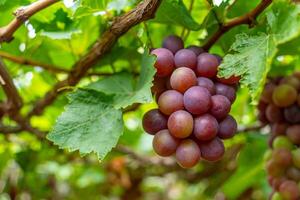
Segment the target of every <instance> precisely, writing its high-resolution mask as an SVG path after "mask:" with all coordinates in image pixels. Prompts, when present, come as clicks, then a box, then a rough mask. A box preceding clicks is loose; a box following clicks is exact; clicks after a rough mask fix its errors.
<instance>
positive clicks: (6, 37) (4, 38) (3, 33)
mask: <svg viewBox="0 0 300 200" xmlns="http://www.w3.org/2000/svg"><path fill="white" fill-rule="evenodd" d="M58 1H59V0H39V1H36V2H34V3H32V4H30V5H28V6H25V7H21V8H19V9H17V10H16V11H15V12H14V15H15V18H14V19H13V20H12V21H11V22H10V23H9V24H8V25H6V26H4V27H0V43H2V42H10V41H11V40H13V34H14V33H15V32H16V31H17V30H18V28H19V27H20V26H21V25H22V24H23V23H24V22H25V21H26V20H28V19H29V18H30V17H31V16H32V15H34V14H35V13H37V12H39V11H41V10H43V9H45V8H47V7H49V6H51V5H52V4H54V3H56V2H58Z"/></svg>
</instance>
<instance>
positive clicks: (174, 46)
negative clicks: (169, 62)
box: [162, 35, 184, 54]
mask: <svg viewBox="0 0 300 200" xmlns="http://www.w3.org/2000/svg"><path fill="white" fill-rule="evenodd" d="M162 46H163V47H164V48H166V49H169V50H170V51H171V52H172V53H173V54H175V53H176V52H177V51H179V50H180V49H183V47H184V46H183V40H182V39H181V38H180V37H178V36H176V35H170V36H168V37H166V38H165V39H164V41H163V43H162Z"/></svg>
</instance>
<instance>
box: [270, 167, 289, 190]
mask: <svg viewBox="0 0 300 200" xmlns="http://www.w3.org/2000/svg"><path fill="white" fill-rule="evenodd" d="M279 170H280V169H279ZM285 181H287V178H286V177H285V176H283V175H282V176H279V177H273V179H272V182H271V184H270V185H271V186H272V187H273V188H274V189H275V190H277V191H278V190H279V187H280V185H281V184H282V183H283V182H285Z"/></svg>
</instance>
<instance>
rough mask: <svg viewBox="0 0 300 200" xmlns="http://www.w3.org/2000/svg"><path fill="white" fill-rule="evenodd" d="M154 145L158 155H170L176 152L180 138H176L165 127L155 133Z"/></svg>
mask: <svg viewBox="0 0 300 200" xmlns="http://www.w3.org/2000/svg"><path fill="white" fill-rule="evenodd" d="M152 145H153V149H154V151H155V152H156V153H157V154H158V155H160V156H170V155H172V154H173V153H175V151H176V149H177V147H178V145H179V140H178V139H176V138H174V137H173V136H172V135H171V134H170V133H169V131H168V129H164V130H161V131H159V132H158V133H156V134H155V136H154V138H153V142H152Z"/></svg>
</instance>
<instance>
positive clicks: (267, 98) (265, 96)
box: [260, 83, 276, 103]
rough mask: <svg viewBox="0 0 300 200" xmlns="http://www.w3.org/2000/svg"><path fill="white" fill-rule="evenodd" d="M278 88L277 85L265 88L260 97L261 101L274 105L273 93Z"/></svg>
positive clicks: (271, 84)
mask: <svg viewBox="0 0 300 200" xmlns="http://www.w3.org/2000/svg"><path fill="white" fill-rule="evenodd" d="M275 88H276V85H275V84H273V83H267V84H266V85H265V88H264V90H263V92H262V94H261V96H260V100H261V101H262V102H264V103H272V102H273V100H272V96H273V92H274V90H275Z"/></svg>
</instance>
